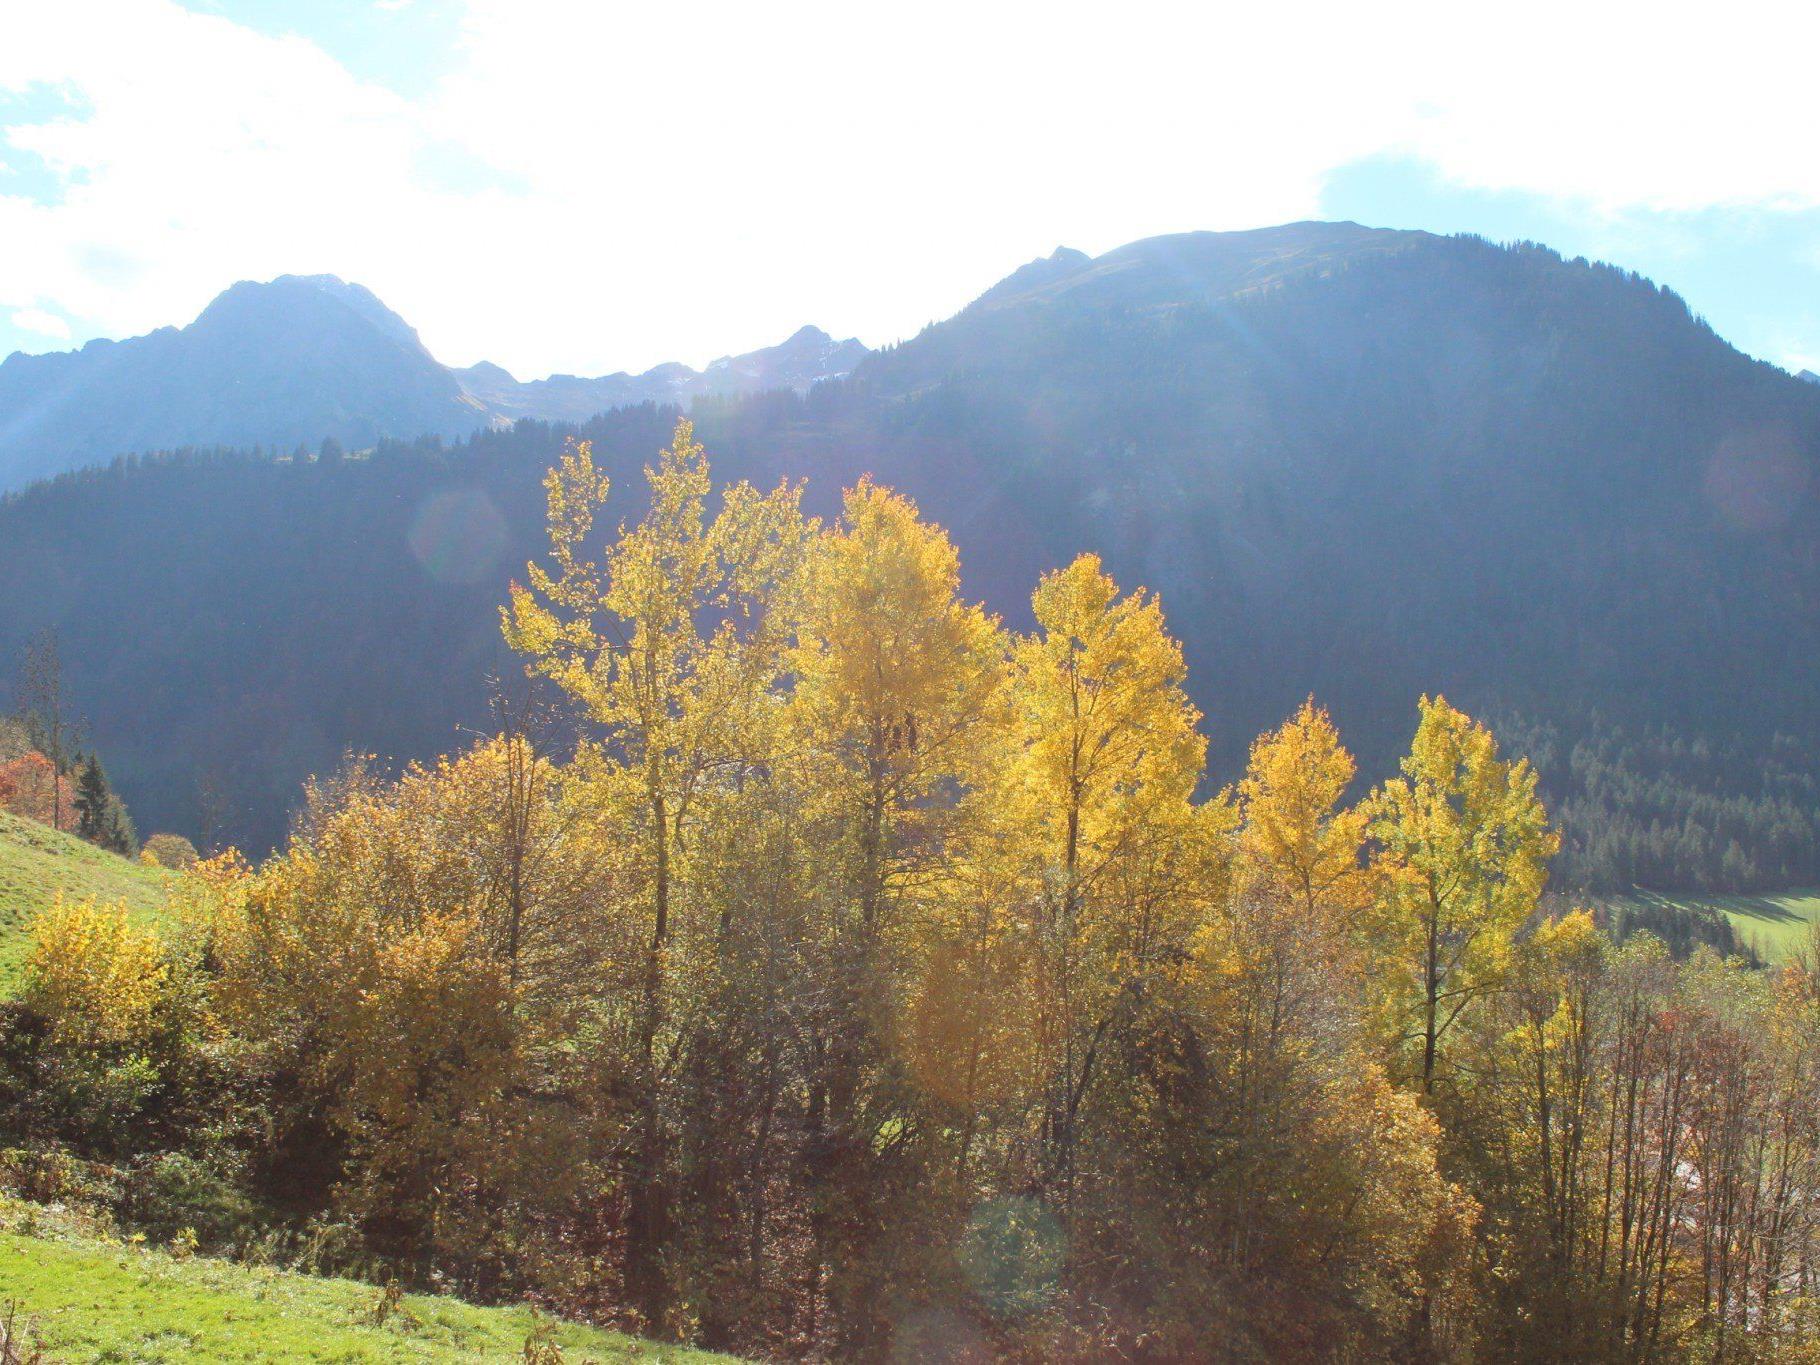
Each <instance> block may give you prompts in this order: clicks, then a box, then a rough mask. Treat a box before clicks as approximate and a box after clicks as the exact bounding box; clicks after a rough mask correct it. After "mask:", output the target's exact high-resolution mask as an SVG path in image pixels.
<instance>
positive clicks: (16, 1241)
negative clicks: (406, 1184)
mask: <svg viewBox="0 0 1820 1365" xmlns="http://www.w3.org/2000/svg"><path fill="white" fill-rule="evenodd" d="M7 1209H8V1212H9V1215H10V1216H9V1217H8V1218H7V1220H6V1221H7V1222H8V1223H11V1224H13V1225H14V1226H15V1227H17V1226H18V1225H19V1222H20V1219H21V1218H22V1217H24V1216H25V1215H24V1214H23V1213H22V1210H24V1209H25V1206H23V1205H18V1204H11V1203H9V1204H8V1205H7ZM383 1297H384V1296H383V1295H382V1294H381V1292H380V1291H379V1290H378V1289H375V1288H374V1287H373V1286H372V1285H370V1284H361V1283H358V1282H356V1281H353V1280H331V1279H324V1278H319V1277H316V1276H311V1275H297V1274H292V1273H289V1272H286V1271H279V1270H271V1269H266V1268H256V1267H250V1266H241V1265H235V1264H233V1263H231V1262H227V1261H217V1260H211V1259H207V1258H204V1257H189V1258H183V1259H179V1258H176V1257H173V1256H170V1255H167V1254H165V1253H164V1252H162V1251H152V1250H146V1249H143V1248H138V1247H131V1246H123V1245H119V1244H110V1243H108V1242H105V1241H101V1240H97V1239H94V1238H87V1239H84V1238H78V1237H74V1236H72V1235H70V1234H68V1233H64V1234H61V1235H56V1236H50V1235H27V1234H25V1233H22V1232H18V1231H0V1316H4V1314H5V1313H6V1311H7V1310H8V1309H9V1307H10V1308H11V1309H12V1311H13V1313H14V1321H15V1323H16V1325H17V1326H18V1327H19V1328H25V1327H27V1326H29V1327H31V1328H32V1329H33V1330H35V1331H36V1332H37V1334H38V1336H39V1337H40V1338H41V1339H42V1342H43V1346H44V1350H45V1353H46V1355H47V1357H48V1358H49V1359H51V1360H57V1361H77V1360H106V1361H134V1362H139V1361H144V1362H152V1361H160V1362H162V1361H169V1362H178V1361H182V1362H193V1361H194V1362H206V1361H281V1360H282V1361H289V1360H317V1361H369V1360H371V1361H487V1360H500V1361H505V1360H527V1359H533V1358H535V1359H541V1360H545V1361H555V1360H563V1361H569V1362H580V1361H588V1360H592V1361H599V1362H603V1365H604V1363H605V1362H621V1361H647V1362H660V1361H661V1362H675V1363H676V1365H684V1363H685V1362H699V1363H700V1365H709V1362H713V1361H724V1360H726V1359H728V1357H725V1356H715V1355H710V1354H708V1353H706V1352H702V1351H690V1350H686V1349H683V1348H680V1347H673V1346H660V1345H657V1344H654V1343H651V1342H641V1341H639V1340H637V1339H636V1338H633V1337H627V1336H623V1335H621V1334H619V1333H616V1332H605V1331H600V1330H598V1329H595V1328H590V1327H581V1326H577V1325H575V1324H573V1323H558V1322H554V1321H552V1320H550V1319H548V1318H543V1319H539V1318H537V1317H535V1316H534V1315H533V1314H532V1312H531V1310H530V1309H528V1308H478V1307H475V1306H474V1305H472V1304H467V1303H462V1302H460V1301H458V1300H455V1299H448V1298H440V1297H430V1296H424V1295H406V1296H405V1297H404V1298H403V1299H402V1300H400V1301H399V1302H398V1303H397V1306H396V1307H395V1308H392V1309H391V1310H390V1311H386V1312H384V1313H383V1321H380V1320H377V1319H378V1318H379V1317H380V1316H381V1304H382V1300H383ZM534 1332H536V1333H537V1335H538V1338H539V1339H540V1340H541V1341H543V1342H545V1343H547V1345H549V1346H552V1347H554V1348H555V1352H551V1351H546V1352H544V1353H543V1354H541V1355H536V1356H533V1355H532V1354H531V1353H529V1352H527V1351H526V1349H525V1347H526V1341H527V1340H528V1339H530V1338H531V1337H532V1335H533V1333H534ZM556 1352H560V1354H557V1353H556Z"/></svg>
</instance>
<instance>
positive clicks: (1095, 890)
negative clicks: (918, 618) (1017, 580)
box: [1007, 555, 1225, 1190]
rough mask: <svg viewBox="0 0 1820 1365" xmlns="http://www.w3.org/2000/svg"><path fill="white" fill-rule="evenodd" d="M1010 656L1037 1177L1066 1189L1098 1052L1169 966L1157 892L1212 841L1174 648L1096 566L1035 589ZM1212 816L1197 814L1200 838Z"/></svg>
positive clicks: (1011, 807) (1159, 624)
mask: <svg viewBox="0 0 1820 1365" xmlns="http://www.w3.org/2000/svg"><path fill="white" fill-rule="evenodd" d="M1031 607H1032V610H1033V612H1034V615H1035V617H1036V627H1037V628H1036V631H1035V633H1034V634H1032V635H1029V636H1027V637H1024V638H1022V639H1020V640H1018V641H1017V642H1016V644H1015V645H1014V647H1013V649H1012V651H1011V678H1012V694H1013V710H1014V714H1015V725H1016V736H1015V747H1016V751H1017V760H1016V765H1015V768H1014V775H1013V778H1012V790H1011V795H1010V799H1009V801H1008V802H1007V805H1008V815H1009V819H1010V820H1011V821H1012V823H1014V824H1015V825H1016V826H1017V827H1018V828H1019V829H1020V830H1021V832H1022V837H1023V838H1024V839H1025V840H1026V841H1027V847H1029V848H1031V850H1032V852H1033V861H1034V864H1035V868H1036V871H1037V876H1038V878H1039V882H1038V887H1039V889H1038V891H1037V893H1036V894H1035V895H1034V896H1033V897H1032V901H1031V903H1032V906H1033V908H1034V909H1035V912H1036V916H1035V918H1036V922H1035V923H1034V924H1033V925H1032V926H1031V928H1032V938H1033V942H1034V944H1035V949H1034V951H1033V952H1032V953H1031V955H1030V956H1031V962H1032V964H1033V966H1034V968H1035V971H1036V974H1037V980H1036V983H1035V987H1034V995H1035V998H1036V1002H1037V1004H1036V1011H1035V1013H1036V1030H1037V1038H1036V1040H1035V1041H1036V1048H1035V1054H1036V1059H1037V1067H1038V1071H1039V1080H1038V1084H1039V1086H1040V1089H1041V1093H1042V1096H1043V1099H1042V1113H1043V1121H1042V1146H1043V1150H1044V1153H1045V1156H1044V1165H1045V1167H1046V1178H1047V1179H1049V1180H1052V1181H1056V1182H1059V1183H1060V1184H1061V1185H1062V1187H1063V1188H1064V1190H1065V1189H1066V1188H1067V1187H1068V1185H1069V1184H1070V1182H1071V1181H1072V1171H1073V1160H1074V1150H1075V1146H1076V1136H1077V1125H1078V1122H1079V1116H1080V1112H1081V1107H1082V1105H1083V1103H1084V1102H1085V1100H1086V1097H1087V1094H1088V1092H1089V1090H1090V1089H1091V1087H1092V1085H1093V1083H1094V1078H1095V1075H1096V1070H1097V1067H1098V1065H1099V1061H1100V1056H1101V1048H1102V1046H1103V1044H1104V1042H1105V1039H1106V1036H1107V1032H1108V1030H1109V1029H1111V1028H1112V1027H1113V1026H1114V1024H1115V1022H1116V1020H1117V1017H1118V1015H1119V1013H1120V1011H1121V1010H1122V1009H1125V1008H1126V1007H1127V1006H1128V1005H1129V1004H1130V1002H1131V1001H1133V1000H1134V999H1135V998H1136V994H1137V992H1138V990H1139V988H1140V985H1141V983H1142V980H1143V978H1144V976H1145V975H1146V973H1148V972H1150V971H1151V970H1153V969H1154V968H1155V967H1156V966H1157V965H1158V963H1159V962H1161V961H1163V960H1165V959H1166V958H1169V957H1171V956H1175V957H1179V953H1180V950H1181V948H1182V946H1183V944H1184V943H1185V942H1186V938H1187V934H1188V933H1189V932H1191V931H1192V926H1191V925H1187V924H1182V923H1171V917H1172V912H1174V915H1175V916H1176V917H1177V918H1179V916H1180V913H1181V912H1182V911H1184V910H1185V909H1187V907H1188V906H1189V905H1190V904H1191V903H1192V897H1190V896H1184V895H1180V894H1176V892H1178V891H1179V890H1180V888H1179V887H1170V886H1169V882H1170V881H1171V880H1172V879H1174V878H1176V877H1179V876H1181V875H1183V873H1184V872H1186V871H1187V869H1188V867H1189V865H1190V862H1191V860H1192V857H1193V854H1194V853H1195V852H1196V851H1198V848H1199V847H1201V846H1204V845H1205V844H1206V843H1207V842H1208V841H1209V837H1210V834H1211V833H1212V831H1211V829H1209V828H1202V829H1196V828H1195V824H1196V819H1197V817H1196V812H1195V811H1194V809H1193V808H1192V806H1191V804H1190V802H1191V798H1192V796H1193V793H1194V788H1195V785H1196V783H1197V782H1198V781H1199V779H1200V774H1201V764H1202V759H1203V755H1204V753H1205V750H1206V741H1205V740H1204V739H1203V738H1202V737H1201V736H1200V734H1199V733H1198V732H1197V730H1196V729H1195V726H1196V724H1197V722H1198V721H1199V719H1200V712H1199V711H1197V710H1196V709H1195V707H1194V705H1193V703H1192V702H1190V701H1189V700H1188V696H1187V693H1186V692H1185V691H1184V690H1183V682H1184V680H1185V678H1186V672H1187V670H1186V668H1185V666H1184V664H1183V662H1182V651H1181V646H1180V645H1178V644H1177V643H1176V641H1175V640H1174V639H1172V638H1171V637H1170V635H1169V632H1168V630H1167V628H1166V627H1165V626H1164V623H1163V612H1162V606H1161V604H1160V603H1159V602H1158V601H1157V599H1156V598H1154V597H1152V596H1150V595H1148V594H1147V593H1146V592H1145V591H1144V590H1143V589H1141V588H1140V589H1138V590H1137V591H1136V592H1133V593H1130V594H1126V595H1121V594H1120V592H1119V589H1118V585H1117V584H1116V583H1114V582H1113V580H1112V578H1111V576H1110V575H1108V574H1107V573H1106V572H1105V570H1104V569H1103V568H1102V567H1101V565H1100V561H1099V558H1098V556H1096V555H1082V556H1080V557H1079V558H1078V559H1076V560H1075V561H1074V562H1073V563H1072V564H1070V565H1069V566H1068V567H1067V568H1065V569H1061V570H1059V571H1057V572H1055V573H1051V574H1047V575H1045V576H1044V578H1043V579H1042V581H1041V582H1040V583H1039V584H1038V585H1037V588H1036V591H1035V593H1034V594H1033V595H1032V597H1031ZM1210 817H1212V818H1213V819H1214V821H1215V823H1219V822H1220V821H1221V820H1223V819H1224V817H1225V810H1224V806H1223V804H1221V805H1220V806H1218V807H1209V808H1207V810H1205V811H1203V812H1201V813H1200V816H1199V821H1200V823H1201V824H1202V825H1206V824H1207V822H1208V820H1209V818H1210Z"/></svg>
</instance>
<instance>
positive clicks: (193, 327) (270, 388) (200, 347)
mask: <svg viewBox="0 0 1820 1365" xmlns="http://www.w3.org/2000/svg"><path fill="white" fill-rule="evenodd" d="M865 354H866V348H865V347H864V346H862V345H861V344H860V343H859V342H857V341H854V340H851V339H850V340H847V341H838V342H837V341H835V340H834V339H833V338H832V337H830V336H828V334H827V333H825V332H823V331H821V330H820V329H818V328H815V327H804V328H803V329H801V330H800V331H798V332H797V333H796V334H795V335H794V336H792V337H790V338H789V339H788V340H787V341H785V342H783V343H781V344H780V345H777V346H772V347H767V348H765V349H763V350H758V351H752V352H749V353H748V354H745V355H738V356H726V357H723V358H722V359H720V360H717V361H715V362H714V363H713V364H711V365H709V366H708V367H707V368H706V369H705V370H701V371H696V370H692V369H690V368H689V367H688V366H686V365H681V364H668V365H659V366H657V367H656V368H654V369H651V370H647V371H646V372H645V373H643V374H639V375H630V374H624V373H621V374H613V375H606V376H603V377H601V378H598V379H582V378H578V377H576V376H574V375H552V376H551V377H550V378H548V379H540V380H534V381H531V382H529V383H520V382H519V381H518V380H516V379H514V378H513V377H512V376H511V375H510V374H508V373H507V372H506V371H505V370H503V369H501V368H500V367H499V366H497V365H491V364H485V363H483V364H479V365H474V366H471V367H469V368H466V369H450V368H448V367H447V366H444V365H442V364H439V363H438V362H437V361H436V359H435V357H433V356H432V355H431V354H430V353H429V352H428V351H427V350H426V349H424V346H423V343H422V342H421V341H420V340H419V339H418V336H417V333H416V332H415V331H414V330H412V328H411V327H410V326H409V325H408V324H407V323H406V322H405V321H404V320H403V319H402V318H400V317H399V316H398V315H397V314H396V313H394V312H392V310H391V309H389V308H387V307H386V306H385V305H384V304H383V303H381V302H380V301H379V300H378V299H377V298H376V297H375V296H374V295H373V294H372V292H371V291H370V290H368V289H365V288H363V287H362V286H360V285H358V284H349V283H346V282H344V281H342V280H340V279H337V278H336V277H335V276H333V275H284V276H280V277H279V278H278V279H275V280H272V281H270V282H268V283H255V282H253V281H248V280H243V281H241V282H240V283H239V284H236V285H234V286H232V287H231V288H229V289H227V290H226V291H225V292H223V293H222V294H221V295H220V296H219V297H217V298H216V299H215V300H214V301H213V302H212V303H210V304H209V306H208V307H207V308H205V309H204V310H203V311H202V313H201V315H200V316H199V317H197V319H196V320H195V321H194V322H192V323H190V324H189V325H188V326H187V327H161V328H159V329H158V330H157V331H155V332H151V333H149V334H147V335H145V336H140V337H132V338H129V339H127V340H124V341H107V340H100V341H91V342H90V343H88V345H86V346H84V347H83V348H82V349H81V350H78V351H64V352H54V353H50V354H46V355H25V354H23V353H18V354H14V355H11V356H8V357H7V359H6V360H5V361H4V362H3V363H0V490H5V489H7V488H17V487H21V486H23V485H24V484H26V483H28V482H30V481H32V480H34V479H40V478H45V477H48V476H51V475H55V474H59V473H63V472H65V471H67V470H71V469H79V468H82V467H83V466H85V465H91V464H95V463H98V462H103V461H106V460H109V459H112V458H114V457H115V456H118V455H125V454H132V453H144V452H149V451H158V450H171V449H176V448H181V447H198V446H253V445H258V446H263V447H268V448H271V449H275V450H281V451H287V452H288V451H290V450H291V449H292V448H293V447H295V446H298V445H303V446H306V447H308V448H310V449H314V448H316V447H317V446H318V444H319V443H320V442H322V441H323V440H325V439H332V440H334V441H335V442H336V443H337V444H339V445H341V446H343V447H344V448H348V449H356V450H358V449H364V448H367V447H370V446H372V445H373V444H374V443H375V442H376V441H379V440H381V439H383V438H385V437H414V436H419V435H424V434H435V435H440V436H461V435H465V434H467V433H469V432H471V431H474V430H476V429H478V428H481V427H485V426H488V425H496V424H500V423H507V422H511V421H514V420H516V419H518V418H521V417H534V418H541V419H545V420H552V421H572V422H573V421H583V420H585V419H587V418H588V417H591V416H593V415H594V414H595V413H597V412H603V411H605V410H606V409H608V408H614V407H623V406H626V405H628V404H633V403H646V402H687V401H690V400H692V399H694V398H696V397H699V396H702V395H704V394H728V393H746V392H753V391H756V390H760V389H772V388H804V387H807V386H808V385H810V384H813V383H816V382H817V381H819V380H822V379H827V378H832V377H835V376H838V375H842V374H845V373H847V372H848V371H849V370H851V369H852V368H853V366H854V365H855V364H856V363H857V362H858V360H859V359H860V357H862V356H864V355H865Z"/></svg>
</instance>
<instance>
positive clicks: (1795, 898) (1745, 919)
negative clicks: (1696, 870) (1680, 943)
mask: <svg viewBox="0 0 1820 1365" xmlns="http://www.w3.org/2000/svg"><path fill="white" fill-rule="evenodd" d="M1614 899H1615V900H1617V901H1621V902H1626V903H1629V904H1631V905H1653V906H1660V907H1673V908H1677V909H1708V910H1715V911H1717V912H1718V913H1719V914H1721V915H1724V916H1725V918H1726V919H1728V920H1730V921H1731V923H1732V928H1733V929H1734V930H1735V931H1736V932H1737V935H1738V937H1739V939H1740V940H1741V941H1743V942H1744V943H1746V944H1748V945H1749V946H1750V947H1752V948H1754V949H1755V950H1756V952H1757V955H1758V956H1759V957H1761V958H1762V959H1763V960H1764V961H1766V962H1786V961H1788V959H1789V958H1790V957H1792V956H1793V955H1794V954H1795V952H1796V951H1797V950H1798V949H1800V948H1802V947H1804V946H1805V945H1806V943H1807V941H1808V935H1809V934H1810V933H1811V932H1812V928H1813V925H1814V924H1815V922H1816V921H1820V890H1816V889H1812V888H1809V889H1803V890H1797V891H1779V892H1774V893H1772V894H1768V895H1761V896H1708V895H1700V894H1682V893H1679V892H1663V891H1633V892H1631V893H1630V894H1629V895H1628V896H1622V897H1615V898H1614Z"/></svg>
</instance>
